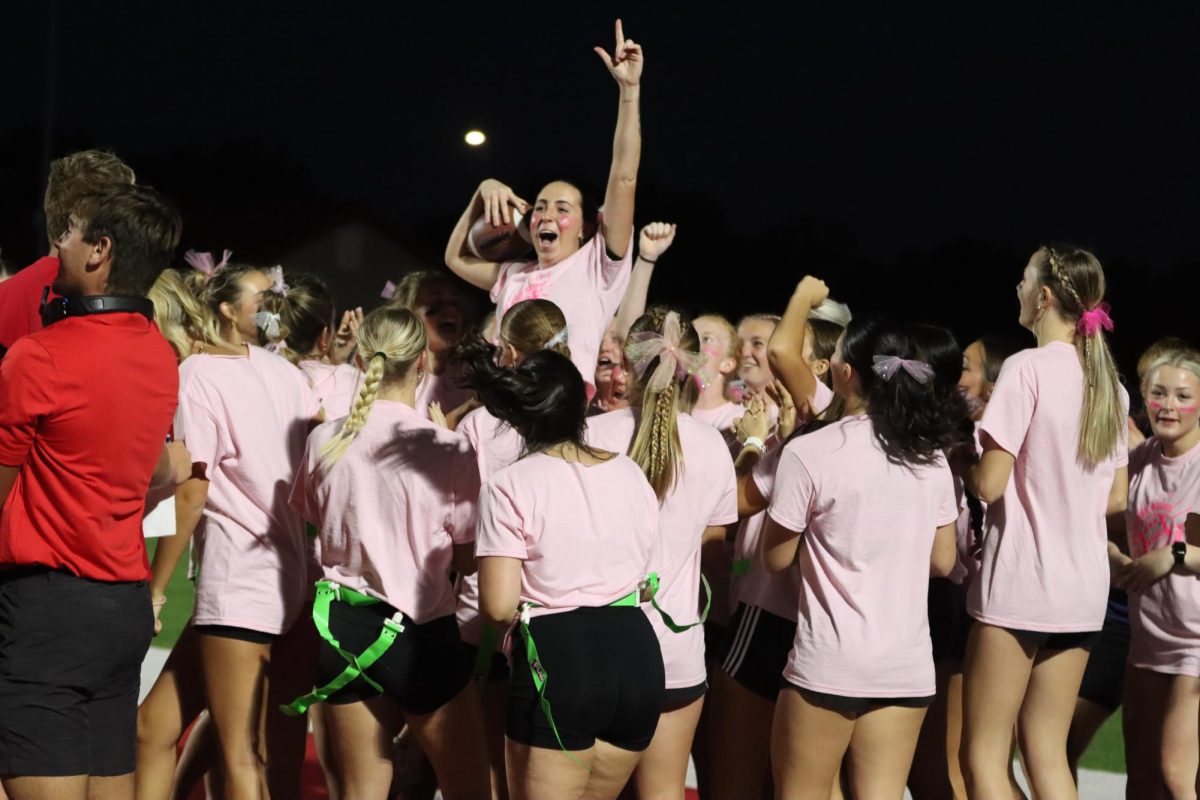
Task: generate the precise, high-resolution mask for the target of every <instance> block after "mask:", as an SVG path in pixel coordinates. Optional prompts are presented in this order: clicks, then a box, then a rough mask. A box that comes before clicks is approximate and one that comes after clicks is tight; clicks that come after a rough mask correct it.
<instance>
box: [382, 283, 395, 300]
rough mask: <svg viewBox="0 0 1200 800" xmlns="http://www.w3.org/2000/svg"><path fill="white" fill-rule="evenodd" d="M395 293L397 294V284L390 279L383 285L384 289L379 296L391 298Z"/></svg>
mask: <svg viewBox="0 0 1200 800" xmlns="http://www.w3.org/2000/svg"><path fill="white" fill-rule="evenodd" d="M395 294H396V284H394V283H392V282H391V281H388V282H387V283H385V284H384V285H383V291H382V292H380V293H379V296H380V297H382V298H383V299H384V300H391V299H392V297H393V295H395Z"/></svg>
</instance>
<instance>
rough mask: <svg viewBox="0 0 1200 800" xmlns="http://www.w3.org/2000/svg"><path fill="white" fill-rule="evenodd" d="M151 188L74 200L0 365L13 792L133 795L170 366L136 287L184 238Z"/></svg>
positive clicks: (6, 681) (2, 651)
mask: <svg viewBox="0 0 1200 800" xmlns="http://www.w3.org/2000/svg"><path fill="white" fill-rule="evenodd" d="M179 232H180V222H179V215H178V213H177V212H176V211H175V210H174V208H173V207H171V206H170V205H169V204H168V203H167V202H166V201H165V200H164V199H163V198H162V197H161V196H160V195H158V193H156V192H155V191H154V190H153V189H150V188H148V187H142V186H132V185H115V186H110V187H108V188H106V189H104V190H102V191H100V192H99V193H97V194H94V195H89V196H85V197H83V198H82V199H81V200H80V201H79V202H78V203H77V205H76V207H75V210H74V212H73V214H72V217H71V225H70V228H69V230H68V231H67V233H66V234H65V235H63V236H62V237H61V238H60V239H59V240H58V242H57V245H58V249H59V259H60V267H59V271H58V276H57V279H56V280H55V282H54V289H55V292H56V293H58V294H59V295H61V296H62V297H63V298H64V300H62V301H59V304H58V305H57V308H58V310H59V316H60V317H65V318H61V319H59V320H58V321H53V322H52V323H50V324H48V326H47V327H46V328H44V329H43V330H40V331H37V332H35V333H31V334H29V335H27V336H23V337H21V338H19V339H17V340H16V341H14V342H13V344H12V346H11V348H10V349H9V351H8V354H7V356H6V357H5V358H4V360H3V362H0V465H3V466H0V500H2V501H3V506H2V507H0V781H2V782H3V785H4V788H5V789H6V790H7V791H8V793H9V795H10V796H11V797H12V798H13V800H41V798H63V799H64V800H84V799H85V798H88V800H98V799H99V798H114V799H115V798H128V797H132V796H133V786H134V784H133V770H134V753H135V749H136V714H137V696H138V683H139V679H140V667H141V662H142V659H143V658H144V656H145V654H146V650H147V648H148V647H149V645H150V639H151V636H152V634H153V629H154V617H153V613H152V611H151V606H150V594H149V589H148V585H147V579H148V578H149V564H148V562H147V560H146V548H145V542H144V540H143V538H142V530H141V521H142V513H143V510H144V505H145V503H144V499H145V495H146V490H147V487H148V486H149V484H150V479H151V475H152V473H153V472H154V470H155V466H156V463H157V462H158V461H159V459H160V455H161V453H162V451H163V442H164V441H165V439H166V436H167V432H168V430H169V428H170V425H171V420H172V417H173V415H174V413H175V405H176V395H177V393H178V380H179V379H178V371H177V369H176V365H175V356H174V352H173V351H172V349H171V347H170V345H169V344H167V342H166V340H165V339H164V338H163V337H162V335H161V334H160V333H159V331H158V328H157V327H156V326H155V325H154V323H153V322H152V321H151V320H150V315H151V314H152V312H151V311H150V306H149V303H148V301H146V300H145V295H146V292H147V291H148V290H149V288H150V286H151V284H152V283H153V282H154V280H155V278H156V277H157V276H158V274H159V272H161V271H162V269H163V268H164V267H165V266H166V265H167V264H168V263H169V262H170V260H171V255H172V253H173V251H174V249H175V247H176V245H177V244H178V241H179Z"/></svg>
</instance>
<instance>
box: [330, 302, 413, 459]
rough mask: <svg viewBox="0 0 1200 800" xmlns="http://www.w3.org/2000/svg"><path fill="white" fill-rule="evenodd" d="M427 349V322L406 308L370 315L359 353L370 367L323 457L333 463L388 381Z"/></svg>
mask: <svg viewBox="0 0 1200 800" xmlns="http://www.w3.org/2000/svg"><path fill="white" fill-rule="evenodd" d="M424 350H425V325H424V323H422V322H421V320H420V318H419V317H417V315H416V314H414V313H413V312H411V311H409V310H408V309H406V308H394V307H389V306H384V307H383V308H377V309H375V310H374V311H372V312H371V313H370V314H368V315H367V316H366V317H365V318H364V319H363V322H362V326H361V327H360V328H359V331H358V355H359V357H360V358H362V360H363V361H364V362H365V364H366V366H367V372H366V375H365V376H364V377H363V387H362V390H361V391H359V393H358V397H356V398H355V399H354V406H353V407H352V408H351V409H350V415H349V416H348V417H346V419H345V421H344V422H343V423H342V427H341V429H340V430H339V431H338V432H337V435H336V436H334V437H333V438H332V439H330V440H329V441H328V442H327V443H326V444H325V446H324V447H322V448H321V460H322V461H323V462H324V463H325V465H326V466H332V465H333V464H334V463H335V462H336V461H337V460H338V459H339V458H341V457H342V455H343V454H344V453H345V452H346V450H347V449H349V447H350V445H351V444H352V443H353V442H354V437H355V436H357V435H358V432H359V431H361V430H362V429H363V426H364V425H366V424H367V416H368V415H369V414H370V413H371V406H372V405H374V403H375V397H376V396H377V395H378V394H379V388H380V386H382V385H383V384H384V383H386V382H390V381H393V380H399V379H401V378H404V377H406V376H407V375H408V374H409V372H410V371H411V370H412V368H413V365H414V364H415V363H416V361H417V359H418V358H419V357H420V355H421V353H422V352H424Z"/></svg>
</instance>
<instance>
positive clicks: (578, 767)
mask: <svg viewBox="0 0 1200 800" xmlns="http://www.w3.org/2000/svg"><path fill="white" fill-rule="evenodd" d="M613 749H615V748H613ZM595 750H596V747H595V745H593V746H592V747H590V748H588V749H587V750H572V751H571V758H567V756H566V755H565V754H564V753H563V752H562V751H561V750H559V749H557V748H555V749H550V748H547V747H531V746H530V745H527V744H518V743H516V742H514V741H513V740H512V739H507V740H505V742H504V756H505V761H506V766H507V769H508V794H509V796H510V797H512V798H513V800H543V798H544V799H545V800H575V799H576V798H580V797H582V796H583V792H584V790H585V789H586V788H587V785H588V779H589V776H590V770H591V766H592V759H593V757H594V756H595ZM632 755H634V756H640V755H641V754H640V753H634V754H632ZM635 766H637V761H636V759H634V761H633V763H631V764H630V765H629V771H628V772H626V773H625V777H624V779H622V780H620V781H617V785H616V786H614V788H613V793H612V796H613V797H615V796H616V794H617V792H619V791H621V788H622V787H623V786H624V785H625V784H626V783H627V782H628V781H629V776H630V774H632V773H633V768H634V767H635ZM619 767H620V765H619V764H617V763H614V764H612V765H611V766H606V767H604V768H603V772H604V774H603V775H602V776H601V778H602V779H603V780H605V781H606V782H609V781H614V780H615V779H616V778H618V777H619V775H620V769H619Z"/></svg>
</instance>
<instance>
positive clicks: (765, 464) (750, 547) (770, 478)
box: [732, 381, 833, 622]
mask: <svg viewBox="0 0 1200 800" xmlns="http://www.w3.org/2000/svg"><path fill="white" fill-rule="evenodd" d="M832 402H833V391H832V390H831V389H830V388H829V387H828V386H826V385H825V384H824V383H822V382H821V381H817V388H816V390H815V391H814V392H813V397H812V402H811V406H812V408H814V409H815V412H814V413H815V414H820V413H822V412H824V411H825V409H827V408H829V404H830V403H832ZM782 452H783V448H782V447H780V446H779V444H778V443H777V442H776V443H774V446H772V447H771V448H770V449H769V450H768V451H767V452H766V453H764V454H763V457H762V458H761V459H759V461H758V463H757V464H755V465H754V469H753V471H752V472H751V480H753V481H754V486H755V488H757V489H758V492H759V494H761V495H762V498H763V499H764V500H766V501H767V502H768V503H769V502H770V501H771V494H772V492H773V491H774V489H775V471H776V470H777V469H778V468H779V456H780V454H781V453H782ZM766 520H767V512H765V511H760V512H759V513H757V514H755V515H753V516H751V517H747V518H746V519H744V520H743V521H742V524H741V527H740V528H739V529H738V535H737V544H736V546H735V550H734V554H733V559H734V560H733V566H734V573H735V577H734V582H733V583H734V590H733V593H732V594H733V599H734V601H735V603H745V604H746V605H748V606H756V607H758V608H761V609H763V610H764V611H768V612H770V613H772V614H774V615H775V616H777V617H783V618H784V619H786V620H790V621H792V622H795V621H796V613H797V608H798V607H799V598H800V573H799V572H798V571H795V570H788V571H787V572H781V573H778V574H772V573H771V572H769V571H768V570H767V567H766V565H765V564H763V563H762V553H761V552H759V550H760V548H759V546H758V543H759V540H760V538H761V536H762V529H763V525H764V524H765V523H766Z"/></svg>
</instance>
